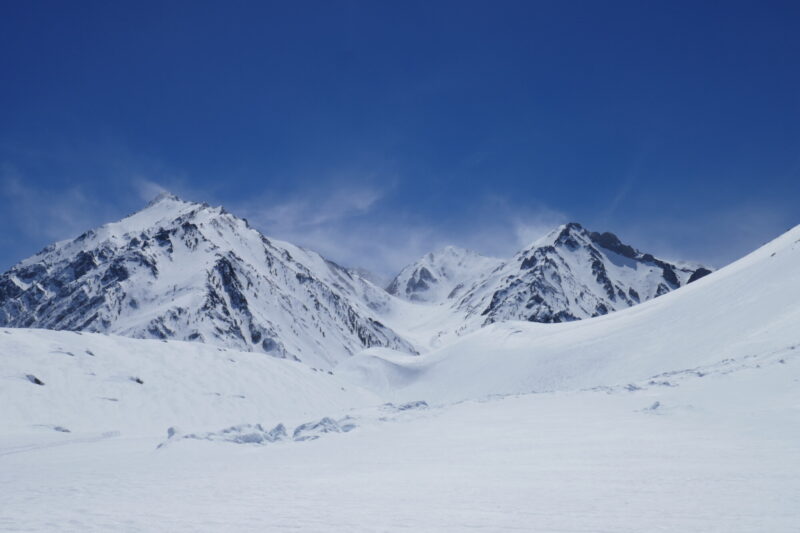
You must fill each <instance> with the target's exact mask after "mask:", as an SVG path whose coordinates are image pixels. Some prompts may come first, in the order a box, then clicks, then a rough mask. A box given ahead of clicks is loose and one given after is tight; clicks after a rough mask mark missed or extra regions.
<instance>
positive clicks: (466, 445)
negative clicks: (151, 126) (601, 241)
mask: <svg viewBox="0 0 800 533" xmlns="http://www.w3.org/2000/svg"><path fill="white" fill-rule="evenodd" d="M131 342H140V343H141V342H147V341H131ZM253 357H255V356H254V355H253ZM265 360H269V359H268V358H265ZM274 363H275V364H279V363H283V362H282V361H274ZM641 385H642V388H639V389H632V390H627V389H619V390H616V389H615V390H599V391H582V392H558V393H550V394H527V395H523V396H517V397H514V396H511V397H505V398H495V399H492V400H490V401H480V402H477V401H467V402H462V403H459V404H456V405H450V406H446V407H441V408H429V409H411V410H407V411H401V412H396V411H392V410H387V409H386V408H376V409H375V410H359V411H356V412H353V413H351V414H352V416H353V419H352V423H353V424H355V425H356V426H357V427H356V428H355V429H353V430H351V431H349V432H346V433H330V434H326V435H324V436H322V437H321V438H319V439H317V440H312V441H302V442H297V441H292V440H282V441H279V442H275V443H268V444H264V445H258V444H233V443H229V442H209V441H204V440H200V441H198V440H179V441H177V442H175V443H172V444H169V445H167V446H164V447H162V448H158V449H157V448H156V446H157V443H158V442H159V440H156V439H145V438H141V439H136V438H129V437H127V436H126V435H125V434H123V435H121V436H111V437H108V438H105V439H100V440H96V441H87V440H85V439H84V440H81V437H80V436H77V435H74V434H64V433H58V432H54V431H50V432H49V433H47V434H45V433H44V431H43V432H42V434H41V435H38V438H37V439H36V440H30V441H28V444H29V446H27V447H23V446H16V447H14V448H12V447H11V446H10V445H9V443H8V442H7V441H6V439H4V437H5V435H3V434H0V529H6V530H11V531H15V530H30V531H63V530H65V529H68V530H74V531H119V530H123V531H171V532H177V531H186V532H197V531H237V532H241V531H288V530H292V531H297V530H299V531H341V532H348V533H349V532H354V531H355V532H361V531H364V532H368V531H424V532H428V531H430V532H434V531H437V532H438V531H452V532H460V531H467V530H469V531H487V532H489V531H490V532H497V531H547V532H550V531H553V532H564V531H570V532H574V531H581V532H600V533H603V532H609V533H610V532H615V533H627V532H641V531H681V532H684V533H694V532H697V533H701V532H702V533H708V532H719V533H739V532H742V533H751V532H753V531H769V532H771V533H789V532H795V531H797V524H798V523H800V361H798V358H796V357H794V358H791V359H786V361H785V363H779V362H777V361H776V362H774V364H769V365H761V366H760V367H756V366H755V365H752V366H751V367H749V368H746V369H739V370H738V371H736V372H733V373H722V372H712V373H709V374H708V375H705V376H704V377H702V378H701V377H698V376H696V375H687V376H685V377H684V378H683V379H681V380H677V381H676V382H675V383H674V384H673V386H663V385H654V386H653V385H647V384H641ZM654 406H656V407H654ZM251 414H252V413H241V414H239V413H237V412H236V411H235V410H231V411H230V413H229V415H230V416H229V418H228V420H227V421H226V424H230V423H241V422H254V421H255V420H254V419H252V418H249V417H250V415H251ZM327 414H329V415H331V416H335V415H336V413H335V412H333V411H329V412H328V413H327ZM239 415H240V416H239ZM220 427H223V426H220ZM187 429H189V430H191V429H193V428H191V427H188V428H187ZM48 435H49V437H48ZM165 438H166V435H164V436H163V437H161V440H163V439H165Z"/></svg>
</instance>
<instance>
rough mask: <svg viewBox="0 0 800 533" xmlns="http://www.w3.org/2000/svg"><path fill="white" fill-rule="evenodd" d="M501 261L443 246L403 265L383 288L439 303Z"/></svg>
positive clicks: (412, 299)
mask: <svg viewBox="0 0 800 533" xmlns="http://www.w3.org/2000/svg"><path fill="white" fill-rule="evenodd" d="M500 263H502V261H501V260H499V259H495V258H493V257H486V256H484V255H481V254H479V253H478V252H475V251H472V250H468V249H466V248H460V247H458V246H452V245H450V246H445V247H444V248H441V249H439V250H437V251H435V252H430V253H428V254H425V255H424V256H423V257H422V258H421V259H419V260H418V261H416V262H414V263H412V264H410V265H408V266H406V267H405V268H404V269H403V270H402V271H400V273H399V274H398V275H397V276H396V277H395V278H394V280H392V283H391V284H389V286H388V287H387V289H386V290H387V291H388V292H389V294H393V295H395V296H399V297H402V298H405V299H408V300H411V301H417V302H427V303H441V302H443V301H445V300H447V299H449V298H452V297H454V296H456V295H457V293H458V292H459V290H461V289H462V288H463V286H464V284H466V283H467V282H469V281H470V280H474V279H475V278H476V277H478V276H479V275H480V274H481V273H483V272H485V271H487V270H491V269H493V268H495V267H496V266H498V265H499V264H500Z"/></svg>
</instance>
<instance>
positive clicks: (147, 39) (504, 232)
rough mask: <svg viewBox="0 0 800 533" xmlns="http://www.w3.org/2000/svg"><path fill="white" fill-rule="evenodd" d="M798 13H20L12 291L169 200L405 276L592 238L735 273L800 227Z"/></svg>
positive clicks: (0, 117) (578, 6) (495, 8)
mask: <svg viewBox="0 0 800 533" xmlns="http://www.w3.org/2000/svg"><path fill="white" fill-rule="evenodd" d="M799 23H800V3H797V2H746V3H740V2H730V1H725V2H710V1H709V2H679V1H676V2H641V1H635V2H596V1H591V2H555V1H547V2H534V1H526V2H510V1H505V2H488V1H485V2H467V1H458V2H433V1H424V2H415V1H404V2H375V1H369V2H348V1H325V2H280V3H269V2H217V3H203V2H194V1H192V2H178V1H167V2H154V3H149V2H88V1H82V2H72V3H68V2H14V3H7V4H6V5H5V6H4V9H3V16H2V17H0V224H2V227H3V228H4V230H3V231H2V232H0V268H2V269H5V268H7V267H9V266H11V265H12V264H13V263H15V262H16V261H18V260H20V259H22V258H23V257H26V256H28V255H30V254H32V253H34V252H36V251H38V250H39V249H41V248H42V247H43V246H45V245H46V244H48V243H49V242H52V241H53V240H56V239H63V238H67V237H71V236H75V235H77V234H79V233H80V232H82V231H83V230H85V229H87V228H89V227H93V226H96V225H99V224H100V223H103V222H106V221H110V220H115V219H118V218H120V217H122V216H124V215H125V214H127V213H129V212H131V211H134V210H136V209H138V208H140V207H141V206H142V205H143V204H144V203H145V202H146V201H147V199H149V197H151V196H153V195H155V194H156V193H157V192H158V191H159V190H162V189H168V190H170V191H172V192H175V193H177V194H179V195H181V196H184V197H186V198H187V199H191V200H197V201H207V202H209V203H213V204H223V205H225V206H226V207H227V208H228V209H229V210H230V211H232V212H234V213H237V214H241V215H242V216H246V217H247V218H248V219H249V220H250V221H251V223H253V224H254V225H255V226H257V227H258V228H259V229H261V230H263V231H264V232H265V233H266V234H268V235H272V236H276V237H281V238H285V239H288V240H292V241H294V242H296V243H298V244H303V245H306V246H309V247H311V248H315V249H317V250H319V251H321V252H323V253H324V254H326V255H328V256H330V257H332V258H333V259H335V260H338V261H340V262H342V263H345V264H351V265H356V264H358V265H363V266H366V267H369V268H372V269H375V270H378V271H381V272H384V273H389V272H391V271H393V270H397V269H399V268H400V267H401V266H402V265H403V264H404V263H405V262H408V261H410V260H413V259H414V258H415V257H416V256H417V255H420V254H422V253H425V252H427V251H429V250H430V249H433V248H436V247H438V246H442V245H445V244H451V243H452V244H457V245H461V246H466V247H471V248H474V249H477V250H478V251H481V252H484V253H489V254H494V255H510V254H511V253H512V252H513V251H515V250H516V249H518V248H519V247H521V246H524V245H525V244H527V243H528V242H529V241H531V240H533V239H534V238H535V237H537V236H538V235H539V234H541V233H542V232H543V231H544V230H545V229H546V228H548V227H550V226H552V225H555V224H558V223H561V222H565V221H569V220H576V221H579V222H581V223H583V224H584V225H586V226H588V227H590V228H592V229H596V230H601V231H602V230H610V231H614V232H616V233H617V234H619V235H620V236H621V237H622V238H623V240H625V241H628V242H630V243H632V244H634V245H635V246H638V247H639V248H641V249H644V250H647V251H651V252H654V253H659V254H661V255H664V256H666V257H669V258H676V259H689V260H698V261H703V262H707V263H710V264H712V265H714V266H720V265H722V264H724V263H726V262H728V261H730V260H732V259H735V258H737V257H739V256H741V255H743V254H744V253H746V252H748V251H750V250H751V249H753V248H755V247H757V246H759V245H760V244H762V243H763V242H765V241H767V240H769V239H771V238H773V237H775V236H777V235H778V234H780V233H782V232H783V231H785V230H787V229H788V228H789V227H791V226H793V225H795V224H797V223H798V222H800V32H798V31H797V28H798V27H799Z"/></svg>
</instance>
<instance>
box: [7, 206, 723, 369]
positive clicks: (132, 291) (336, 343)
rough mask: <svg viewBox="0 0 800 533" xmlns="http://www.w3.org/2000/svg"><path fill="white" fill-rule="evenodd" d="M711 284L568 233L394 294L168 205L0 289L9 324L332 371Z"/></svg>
mask: <svg viewBox="0 0 800 533" xmlns="http://www.w3.org/2000/svg"><path fill="white" fill-rule="evenodd" d="M707 273H709V270H708V269H706V268H703V267H700V266H699V265H690V264H676V263H671V262H668V261H664V260H661V259H658V258H656V257H654V256H653V255H651V254H646V253H642V252H640V251H638V250H636V249H635V248H633V247H631V246H628V245H625V244H622V243H621V242H620V241H619V239H618V238H617V237H616V236H614V235H613V234H611V233H594V232H590V231H588V230H587V229H585V228H583V227H582V226H580V225H579V224H575V223H571V224H566V225H564V226H561V227H559V228H557V229H556V230H554V231H553V232H551V233H550V234H548V235H547V236H545V237H543V238H542V239H540V240H539V241H537V242H535V243H533V244H532V245H531V246H529V247H527V248H526V249H524V250H522V251H520V252H519V253H517V254H516V255H515V256H514V257H512V258H511V259H509V260H502V259H495V258H490V257H484V256H482V255H480V254H478V253H476V252H472V251H468V250H464V249H460V248H456V247H453V246H448V247H446V248H444V249H442V250H440V251H437V252H433V253H429V254H427V255H425V256H424V257H423V258H422V259H420V260H419V261H417V262H416V263H414V264H412V265H409V266H408V267H406V268H404V269H403V270H402V271H401V272H400V274H398V275H397V276H396V277H395V279H394V280H393V281H392V282H391V283H390V284H389V286H388V288H387V290H384V289H382V288H380V287H378V286H377V285H375V284H374V283H373V282H372V281H370V280H369V275H368V274H365V273H363V272H361V271H358V270H355V269H345V268H342V267H340V266H339V265H336V264H335V263H333V262H331V261H328V260H326V259H325V258H323V257H322V256H320V255H319V254H317V253H315V252H312V251H309V250H305V249H302V248H299V247H297V246H294V245H292V244H290V243H287V242H282V241H278V240H275V239H269V238H267V237H265V236H263V235H262V234H261V233H259V232H258V231H256V230H255V229H253V228H251V227H250V226H249V224H248V223H247V221H246V220H244V219H241V218H237V217H235V216H233V215H231V214H230V213H227V212H226V211H225V210H224V209H223V208H221V207H211V206H209V205H207V204H197V203H192V202H186V201H183V200H180V199H179V198H177V197H175V196H172V195H162V196H159V197H158V198H156V199H155V200H154V201H153V202H151V203H150V204H149V205H148V206H147V207H145V208H144V209H142V210H141V211H139V212H137V213H134V214H133V215H131V216H129V217H127V218H124V219H122V220H121V221H119V222H114V223H111V224H106V225H105V226H102V227H100V228H97V229H94V230H91V231H87V232H86V233H84V234H83V235H81V236H79V237H78V238H76V239H73V240H68V241H63V242H59V243H56V244H53V245H51V246H49V247H47V248H46V249H44V250H42V251H41V252H40V253H38V254H36V255H35V256H33V257H31V258H28V259H26V260H24V261H22V262H20V263H19V264H17V265H16V266H14V267H13V268H12V269H11V270H9V271H8V272H6V273H5V274H3V275H2V276H0V326H11V327H22V328H46V329H55V330H72V331H89V332H97V333H113V334H119V335H125V336H128V337H136V338H155V339H177V340H186V341H196V342H204V343H208V344H213V345H217V346H221V347H226V348H234V349H240V350H248V351H260V352H264V353H267V354H269V355H273V356H276V357H281V358H290V359H297V360H301V361H303V362H305V363H308V364H310V365H312V366H318V367H323V368H331V367H333V366H334V365H336V364H337V363H338V362H339V361H341V360H342V359H343V358H346V357H348V356H349V355H352V354H354V353H356V352H359V351H361V350H363V349H364V348H369V347H387V348H393V349H397V350H400V351H403V352H406V353H417V352H418V351H424V350H427V349H430V348H432V347H434V346H437V345H438V344H440V343H441V342H442V339H445V338H451V337H452V336H453V335H462V334H464V333H468V332H470V331H474V330H476V329H478V328H480V327H482V326H485V325H487V324H491V323H493V322H502V321H506V320H527V321H534V322H564V321H571V320H579V319H583V318H589V317H593V316H598V315H603V314H606V313H609V312H612V311H616V310H619V309H623V308H626V307H630V306H632V305H636V304H638V303H640V302H643V301H645V300H649V299H652V298H655V297H657V296H659V295H661V294H664V293H666V292H669V291H672V290H675V289H677V288H679V287H681V286H683V285H685V284H687V283H689V282H691V281H693V280H694V279H697V278H699V277H701V276H703V275H705V274H707ZM402 300H407V302H403V301H402ZM408 302H412V303H413V305H412V304H411V303H408ZM398 332H405V334H407V335H408V337H404V336H403V335H402V334H400V333H398ZM410 339H413V342H412V341H411V340H410Z"/></svg>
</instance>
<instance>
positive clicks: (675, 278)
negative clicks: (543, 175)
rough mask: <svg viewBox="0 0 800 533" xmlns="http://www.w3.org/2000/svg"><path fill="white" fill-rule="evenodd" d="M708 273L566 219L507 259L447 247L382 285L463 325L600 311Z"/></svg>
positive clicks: (587, 314)
mask: <svg viewBox="0 0 800 533" xmlns="http://www.w3.org/2000/svg"><path fill="white" fill-rule="evenodd" d="M445 252H447V253H445ZM453 264H456V265H459V266H460V269H456V268H454V267H453V266H452V265H453ZM708 272H710V271H709V270H708V269H706V268H702V267H696V266H695V267H689V266H681V265H676V264H672V263H670V262H668V261H664V260H661V259H658V258H656V257H654V256H653V255H651V254H647V253H642V252H640V251H639V250H637V249H636V248H634V247H632V246H630V245H627V244H624V243H622V242H620V240H619V238H617V236H616V235H614V234H613V233H597V232H590V231H588V230H586V229H585V228H584V227H582V226H581V225H580V224H577V223H574V222H573V223H570V224H566V225H563V226H561V227H559V228H557V229H556V230H554V231H553V232H551V233H550V234H548V235H547V236H545V237H544V238H542V239H540V240H539V241H537V242H535V243H533V244H532V245H531V246H529V247H528V248H526V249H524V250H522V251H520V252H519V253H517V254H516V255H515V256H514V257H513V258H511V259H510V260H508V261H501V260H497V259H489V258H485V257H482V256H479V255H477V254H474V252H467V251H464V250H458V249H453V248H451V249H449V251H448V249H445V250H443V251H442V252H437V253H435V254H428V255H426V256H425V257H423V258H422V259H420V260H419V261H417V262H416V263H414V264H412V265H409V266H408V267H406V268H404V269H403V271H402V272H401V273H400V274H399V275H398V276H397V277H396V278H395V279H394V281H393V282H392V284H391V285H390V286H389V288H388V290H389V292H390V293H392V294H395V295H398V296H400V297H403V298H405V299H408V300H411V301H425V302H433V303H439V304H441V305H446V306H450V307H451V308H452V310H453V313H454V314H455V315H457V316H459V317H460V318H458V320H456V321H455V322H454V323H456V324H463V326H462V325H459V326H457V327H458V330H459V332H465V331H471V330H474V329H475V328H477V327H480V326H482V325H486V324H489V323H492V322H498V321H504V320H527V321H533V322H564V321H569V320H578V319H582V318H589V317H593V316H598V315H603V314H606V313H610V312H612V311H615V310H619V309H624V308H626V307H630V306H632V305H636V304H638V303H641V302H643V301H646V300H649V299H651V298H655V297H656V296H660V295H662V294H665V293H667V292H669V291H672V290H674V289H677V288H678V287H681V286H683V285H685V284H686V283H688V282H689V281H692V280H694V279H698V278H699V277H702V276H703V275H705V274H706V273H708ZM443 289H444V290H443ZM451 322H453V321H451Z"/></svg>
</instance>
